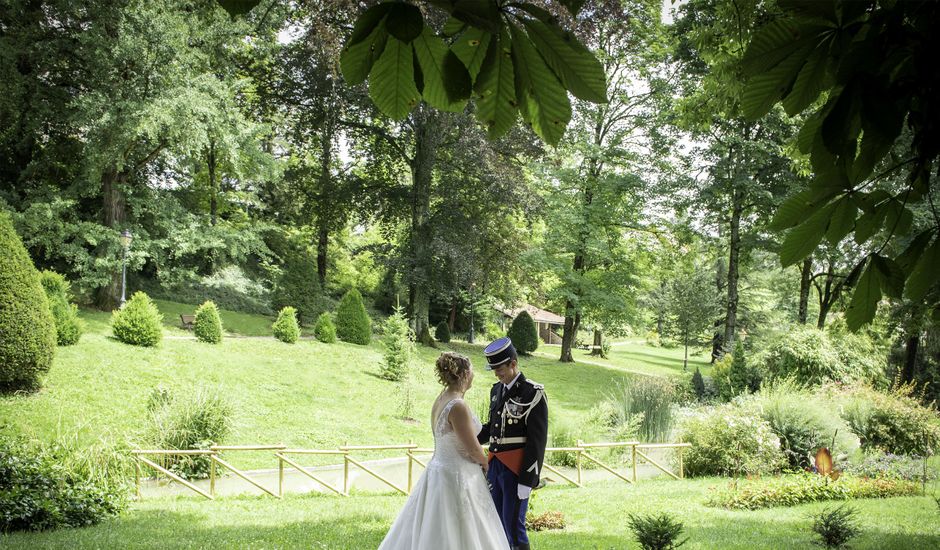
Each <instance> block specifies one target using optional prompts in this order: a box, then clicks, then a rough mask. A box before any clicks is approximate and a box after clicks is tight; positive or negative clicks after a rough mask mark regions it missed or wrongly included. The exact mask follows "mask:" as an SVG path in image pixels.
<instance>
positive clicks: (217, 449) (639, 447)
mask: <svg viewBox="0 0 940 550" xmlns="http://www.w3.org/2000/svg"><path fill="white" fill-rule="evenodd" d="M691 446H692V445H691V444H690V443H640V442H639V441H621V442H605V443H585V442H583V441H580V440H579V441H578V443H577V445H575V446H573V447H548V448H546V449H545V452H546V453H555V452H568V453H575V464H576V468H577V475H576V478H575V479H572V478H571V477H569V476H567V475H565V474H564V473H562V472H561V471H559V470H558V469H557V468H555V467H553V466H552V465H550V464H549V463H548V461H545V463H544V464H543V466H542V468H543V469H544V470H548V471H550V472H552V473H554V474H555V475H557V476H558V477H560V478H561V479H563V480H565V481H567V482H568V483H570V484H572V485H574V486H576V487H584V482H583V477H582V469H583V466H584V460H585V459H587V460H589V461H590V462H592V463H594V464H597V466H599V467H600V468H601V469H603V470H605V471H606V472H608V473H610V474H612V475H613V476H615V477H617V478H618V479H621V480H623V481H625V482H627V483H630V484H635V483H636V482H637V465H638V464H639V461H640V460H642V461H643V462H646V463H647V464H650V465H651V466H653V467H655V468H657V469H658V470H660V471H662V472H664V473H665V474H667V475H669V476H671V477H673V478H675V479H682V478H683V477H685V474H684V469H683V462H682V453H683V451H684V450H685V449H687V448H689V447H691ZM610 448H629V450H630V457H631V470H630V472H629V473H630V474H631V475H630V476H629V477H628V476H627V475H625V474H623V473H621V472H619V471H617V469H616V468H614V467H611V466H610V465H608V464H605V463H604V462H603V461H601V460H599V459H598V458H597V457H596V456H594V455H593V454H591V452H592V451H594V450H595V449H610ZM651 449H675V450H676V451H677V456H678V472H677V473H676V472H673V471H671V470H669V468H667V467H666V466H664V465H662V464H660V463H659V462H657V461H655V460H653V459H652V458H650V457H649V455H648V454H647V452H648V451H649V450H651ZM240 451H272V452H273V454H274V457H275V458H277V460H278V486H277V491H274V490H272V489H271V488H268V487H265V486H264V484H262V483H261V482H260V481H258V480H257V479H254V478H252V477H251V476H250V475H249V474H248V473H246V472H244V471H242V470H239V469H238V468H236V467H234V466H232V465H231V464H230V463H229V462H228V461H226V460H224V459H222V458H221V456H220V455H221V453H223V452H240ZM376 451H404V452H405V456H406V457H407V459H408V480H407V485H406V486H405V487H402V486H400V485H398V484H397V483H395V482H393V481H391V480H389V479H387V478H386V477H385V476H382V475H381V474H379V473H378V472H376V471H374V470H373V469H372V468H370V467H368V466H366V465H365V464H363V463H362V462H360V461H359V460H357V459H356V458H353V457H352V456H350V454H352V453H367V452H376ZM433 452H434V449H428V448H422V447H419V446H418V445H416V444H414V443H408V444H401V445H342V446H340V447H338V448H336V449H291V448H288V447H287V446H286V445H214V446H212V447H209V448H208V449H198V450H197V449H193V450H173V449H138V450H134V451H131V454H132V455H133V456H134V458H135V460H134V471H135V476H134V481H135V487H136V493H137V498H138V500H139V499H141V498H142V495H141V491H140V481H141V476H142V473H143V469H142V465H144V466H149V467H150V468H153V469H154V470H156V471H157V472H159V473H161V474H164V475H165V476H167V477H168V478H170V479H171V480H173V481H175V482H177V483H180V484H181V485H183V486H184V487H186V488H188V489H190V490H192V491H193V492H195V493H197V494H199V495H201V496H203V497H205V498H207V499H209V500H214V498H215V482H216V470H217V465H218V466H221V467H223V468H225V469H227V470H229V471H230V472H232V473H233V474H235V475H236V476H238V477H240V478H241V479H243V480H245V481H247V482H248V483H250V484H252V485H254V486H255V487H257V488H258V489H260V490H262V491H263V492H265V493H266V494H268V495H271V496H273V497H275V498H281V497H283V496H284V469H285V465H286V466H289V467H291V468H294V469H296V470H297V471H298V472H300V473H301V474H303V475H305V476H307V477H309V478H310V479H312V480H313V481H315V482H316V483H318V484H319V485H321V486H323V487H324V488H326V489H328V490H329V491H331V492H333V493H335V494H337V495H339V496H343V497H348V496H349V471H350V465H352V466H355V467H357V468H359V469H361V470H362V471H364V472H366V473H367V474H369V475H371V476H372V477H374V478H376V479H378V480H379V481H381V482H382V483H384V484H385V485H388V486H389V487H391V488H392V489H395V490H396V491H398V492H400V493H401V494H403V495H408V494H410V493H411V489H412V487H413V483H414V466H415V464H417V465H419V466H421V467H422V468H427V463H426V462H424V461H422V460H421V458H419V456H418V455H423V454H428V453H433ZM183 455H203V456H208V457H209V460H210V463H209V492H206V491H204V490H203V489H200V488H199V487H197V486H196V485H195V484H193V483H192V482H190V481H187V480H186V479H183V478H182V477H180V476H179V475H177V474H175V473H173V472H171V471H170V470H169V469H167V468H166V467H164V466H163V465H161V464H158V463H157V462H154V461H153V460H150V458H148V457H154V456H163V457H168V456H183ZM297 455H302V456H309V455H336V456H342V457H343V488H342V490H340V488H339V487H334V486H333V485H332V484H330V483H329V482H327V481H325V480H323V479H321V478H320V477H318V476H316V475H315V474H314V473H312V472H311V471H310V470H309V469H308V468H305V467H304V466H302V465H301V464H299V463H298V460H299V459H297V458H294V457H296V456H297Z"/></svg>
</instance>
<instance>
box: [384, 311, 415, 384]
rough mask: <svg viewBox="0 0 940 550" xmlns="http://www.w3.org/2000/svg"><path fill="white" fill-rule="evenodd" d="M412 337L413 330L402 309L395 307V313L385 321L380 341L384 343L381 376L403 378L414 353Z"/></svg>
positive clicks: (413, 336) (395, 378) (388, 378)
mask: <svg viewBox="0 0 940 550" xmlns="http://www.w3.org/2000/svg"><path fill="white" fill-rule="evenodd" d="M414 338H415V335H414V331H412V330H411V325H410V324H409V323H408V319H407V318H406V317H405V313H404V311H403V310H402V309H401V308H400V307H398V308H395V313H394V314H393V315H392V316H390V317H389V318H388V320H387V321H385V331H384V336H383V338H382V343H383V344H384V345H385V355H384V357H383V359H382V378H385V379H386V380H402V378H404V376H405V374H406V373H407V371H408V367H409V364H410V363H411V357H412V356H413V355H414V349H415V344H414Z"/></svg>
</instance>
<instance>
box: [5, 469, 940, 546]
mask: <svg viewBox="0 0 940 550" xmlns="http://www.w3.org/2000/svg"><path fill="white" fill-rule="evenodd" d="M716 483H727V480H718V479H699V480H685V481H681V482H680V481H671V480H657V481H647V482H642V483H640V484H639V485H637V486H635V487H631V486H628V485H626V484H623V483H619V482H608V483H601V484H595V485H590V486H588V487H587V488H584V489H575V488H571V487H555V486H553V487H548V488H545V489H543V490H541V491H538V492H537V493H536V497H535V499H536V500H535V502H534V505H535V506H536V507H537V509H538V510H539V511H548V510H556V511H560V512H562V513H563V514H564V516H565V518H566V520H567V523H568V526H567V528H566V529H565V530H563V531H547V532H539V533H532V534H531V536H530V538H531V542H532V546H533V547H534V548H539V549H540V550H573V549H578V550H579V549H602V550H607V549H611V548H616V549H618V550H619V549H623V548H638V545H637V544H636V543H635V542H634V541H633V540H632V535H631V533H630V531H629V529H628V527H627V525H626V524H627V514H630V513H634V514H635V513H639V514H647V513H655V512H661V511H669V512H670V513H672V514H673V515H675V516H676V517H677V518H678V519H679V520H680V521H682V522H683V523H684V524H685V532H684V534H683V536H687V537H688V538H689V541H688V543H687V544H686V545H685V546H683V548H688V549H714V548H721V549H729V550H735V549H740V550H745V549H747V550H750V549H755V548H787V549H790V550H795V549H810V548H818V546H814V545H813V543H812V541H813V537H814V535H813V534H812V532H811V531H810V529H809V527H810V525H811V523H812V515H813V514H814V513H817V512H818V511H819V510H821V509H822V508H823V507H824V505H823V504H809V505H804V506H796V507H792V508H774V509H770V510H761V511H756V512H745V511H730V510H722V509H716V508H709V507H706V506H704V505H703V504H702V502H703V501H704V500H705V498H706V496H707V494H708V492H709V487H710V486H713V485H715V484H716ZM933 489H934V490H935V489H936V487H933ZM404 502H405V497H403V496H394V495H373V494H370V495H354V496H353V497H351V498H341V497H330V496H324V495H288V496H287V497H286V498H285V499H284V500H282V501H278V500H275V499H273V498H270V497H268V498H262V497H249V496H243V497H233V498H224V499H219V500H218V501H215V502H207V501H204V500H201V499H198V498H195V497H185V498H179V499H174V500H154V501H145V502H141V503H136V504H133V505H132V509H131V511H130V512H128V513H126V514H124V515H123V516H121V517H119V518H116V519H113V520H109V521H107V522H105V523H103V524H101V525H98V526H95V527H90V528H84V529H64V530H59V531H53V532H45V533H37V534H32V533H29V534H27V533H16V534H13V535H8V536H2V535H0V546H9V547H11V548H70V549H71V548H210V547H212V548H235V547H237V548H323V549H326V548H328V549H331V550H338V549H350V550H352V549H356V550H359V549H367V548H376V547H377V546H378V545H379V543H380V542H381V540H382V538H383V537H384V536H385V533H386V532H387V531H388V528H389V527H390V526H391V523H392V521H394V519H395V516H396V515H397V514H398V511H399V510H400V509H401V507H402V506H403V505H404ZM852 505H853V506H854V507H856V508H858V510H859V511H860V524H861V535H860V536H859V537H858V538H856V539H854V540H853V541H852V548H854V549H855V550H863V549H872V550H874V549H879V550H881V549H883V550H893V549H897V550H908V549H913V548H937V547H940V523H938V522H937V521H936V518H937V509H936V505H935V504H934V503H933V500H932V499H931V498H930V497H905V498H893V499H886V500H861V501H855V502H853V503H852Z"/></svg>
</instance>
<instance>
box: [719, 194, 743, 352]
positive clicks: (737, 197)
mask: <svg viewBox="0 0 940 550" xmlns="http://www.w3.org/2000/svg"><path fill="white" fill-rule="evenodd" d="M731 197H732V198H731V227H730V229H731V240H730V244H729V247H728V248H729V251H728V289H727V290H728V301H727V307H726V309H725V332H724V342H722V350H723V351H724V353H728V352H730V351H731V348H732V346H733V345H734V332H735V328H736V325H737V321H738V263H739V258H740V255H741V214H742V212H743V210H744V204H743V203H744V194H743V193H742V192H741V191H739V190H737V189H735V190H734V191H733V192H732V195H731Z"/></svg>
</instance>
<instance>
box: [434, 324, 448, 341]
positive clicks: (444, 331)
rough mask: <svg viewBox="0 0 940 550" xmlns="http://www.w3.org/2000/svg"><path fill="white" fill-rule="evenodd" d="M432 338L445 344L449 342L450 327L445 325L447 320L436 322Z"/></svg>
mask: <svg viewBox="0 0 940 550" xmlns="http://www.w3.org/2000/svg"><path fill="white" fill-rule="evenodd" d="M434 338H435V339H436V340H437V341H438V342H443V343H445V344H446V343H448V342H450V327H449V326H447V321H441V322H440V323H438V324H437V328H436V329H435V330H434Z"/></svg>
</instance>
